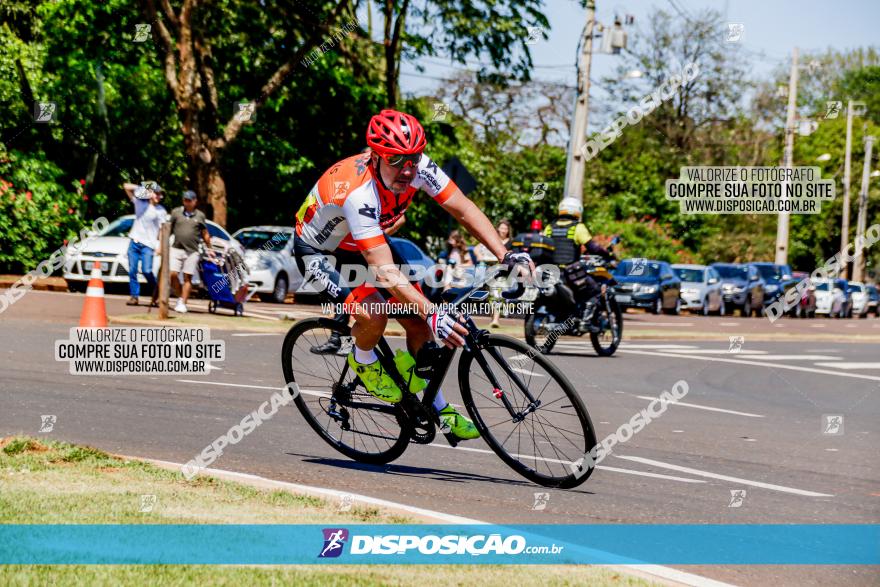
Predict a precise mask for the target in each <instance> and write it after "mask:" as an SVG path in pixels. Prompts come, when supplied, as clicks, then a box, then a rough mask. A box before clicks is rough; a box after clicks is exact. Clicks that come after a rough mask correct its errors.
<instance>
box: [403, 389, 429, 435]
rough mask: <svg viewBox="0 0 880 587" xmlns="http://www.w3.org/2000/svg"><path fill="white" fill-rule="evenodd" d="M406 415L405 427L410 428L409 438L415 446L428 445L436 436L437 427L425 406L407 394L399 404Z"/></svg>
mask: <svg viewBox="0 0 880 587" xmlns="http://www.w3.org/2000/svg"><path fill="white" fill-rule="evenodd" d="M400 406H401V407H402V408H403V411H404V412H405V413H406V419H407V422H406V423H407V425H408V426H409V427H410V438H411V440H412V442H414V443H416V444H430V443H431V442H432V441H433V440H434V437H435V436H436V435H437V426H435V424H434V420H433V419H432V418H431V414H430V413H428V410H427V409H426V408H425V405H424V404H422V402H420V401H419V400H418V398H417V397H416V396H414V395H411V394H408V395H406V396H405V397H404V399H403V401H402V402H401V403H400Z"/></svg>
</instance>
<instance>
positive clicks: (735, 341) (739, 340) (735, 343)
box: [727, 336, 746, 353]
mask: <svg viewBox="0 0 880 587" xmlns="http://www.w3.org/2000/svg"><path fill="white" fill-rule="evenodd" d="M745 341H746V337H744V336H731V337H730V347H729V348H728V349H727V352H729V353H738V352H740V351H741V350H742V348H743V343H745Z"/></svg>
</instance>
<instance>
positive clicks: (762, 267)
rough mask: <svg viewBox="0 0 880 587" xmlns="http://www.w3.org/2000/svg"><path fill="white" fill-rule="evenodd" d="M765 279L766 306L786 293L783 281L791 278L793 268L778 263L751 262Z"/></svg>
mask: <svg viewBox="0 0 880 587" xmlns="http://www.w3.org/2000/svg"><path fill="white" fill-rule="evenodd" d="M751 265H752V266H754V267H755V268H756V269H757V270H758V273H760V274H761V278H762V279H763V280H764V304H763V305H764V307H765V308H766V307H767V306H768V305H770V304H772V303H773V302H775V301H776V300H778V299H779V297H780V296H781V295H782V294H784V293H785V292H784V290H783V282H785V281H787V280H789V279H791V274H792V270H791V267H789V266H788V265H777V264H776V263H751Z"/></svg>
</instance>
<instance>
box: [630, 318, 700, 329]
mask: <svg viewBox="0 0 880 587" xmlns="http://www.w3.org/2000/svg"><path fill="white" fill-rule="evenodd" d="M630 324H633V325H635V326H693V325H694V323H693V322H639V321H636V320H632V321H630ZM630 328H632V327H630Z"/></svg>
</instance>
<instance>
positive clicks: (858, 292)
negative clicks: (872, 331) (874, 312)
mask: <svg viewBox="0 0 880 587" xmlns="http://www.w3.org/2000/svg"><path fill="white" fill-rule="evenodd" d="M849 291H850V293H851V294H852V313H853V316H856V317H857V318H866V317H867V316H868V302H869V301H870V298H869V297H868V289H867V287H865V284H864V283H861V282H860V281H850V282H849Z"/></svg>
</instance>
